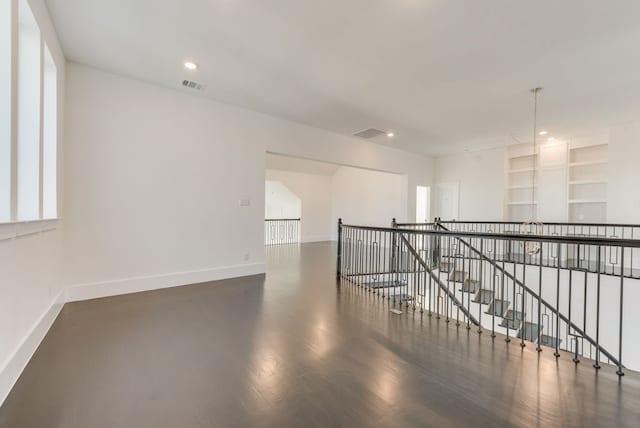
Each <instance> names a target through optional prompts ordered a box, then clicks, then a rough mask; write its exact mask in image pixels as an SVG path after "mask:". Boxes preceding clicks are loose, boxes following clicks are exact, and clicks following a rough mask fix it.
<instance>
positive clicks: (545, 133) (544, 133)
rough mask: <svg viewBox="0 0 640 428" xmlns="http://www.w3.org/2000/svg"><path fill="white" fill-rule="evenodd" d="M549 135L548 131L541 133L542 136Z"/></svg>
mask: <svg viewBox="0 0 640 428" xmlns="http://www.w3.org/2000/svg"><path fill="white" fill-rule="evenodd" d="M548 133H549V132H548V131H540V135H547V134H548Z"/></svg>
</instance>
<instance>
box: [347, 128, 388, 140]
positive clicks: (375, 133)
mask: <svg viewBox="0 0 640 428" xmlns="http://www.w3.org/2000/svg"><path fill="white" fill-rule="evenodd" d="M353 135H354V136H355V137H360V138H364V139H366V140H369V139H371V138H375V137H379V136H380V135H384V131H381V130H379V129H375V128H369V129H365V130H364V131H360V132H356V133H355V134H353Z"/></svg>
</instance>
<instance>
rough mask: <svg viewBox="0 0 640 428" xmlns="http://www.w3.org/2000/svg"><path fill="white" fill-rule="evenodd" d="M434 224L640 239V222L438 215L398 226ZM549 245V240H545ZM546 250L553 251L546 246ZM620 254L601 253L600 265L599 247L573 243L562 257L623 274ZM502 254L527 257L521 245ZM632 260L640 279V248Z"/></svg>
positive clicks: (565, 262)
mask: <svg viewBox="0 0 640 428" xmlns="http://www.w3.org/2000/svg"><path fill="white" fill-rule="evenodd" d="M434 224H438V225H440V226H444V227H445V228H446V229H448V230H450V231H458V232H475V233H502V234H533V235H543V236H564V237H584V238H610V239H629V240H636V239H640V225H637V224H624V223H561V222H549V223H547V222H544V223H535V224H532V223H523V222H512V221H459V220H442V219H437V221H436V222H435V223H401V224H398V225H397V226H398V227H400V228H406V229H418V230H422V229H424V228H425V227H431V228H432V227H434ZM542 245H543V246H545V247H546V246H548V245H549V244H548V243H543V244H542ZM546 250H547V251H545V254H550V253H551V251H548V250H549V249H548V248H547V249H546ZM615 256H616V254H615V253H613V252H611V251H609V254H604V255H602V257H601V262H600V265H599V266H597V265H596V262H597V261H596V258H597V248H595V247H593V246H573V247H568V248H567V249H566V252H565V254H563V257H561V260H560V264H561V267H562V268H566V269H569V268H574V269H584V270H587V271H589V272H594V273H595V272H598V271H599V272H600V273H601V274H605V275H619V274H620V271H619V269H620V265H619V264H617V263H615V261H616V260H615V259H616V258H615ZM500 257H501V258H504V259H505V260H507V261H509V260H511V261H518V262H524V261H526V257H525V256H524V253H523V252H522V251H519V249H518V248H506V249H505V252H504V254H501V255H500ZM627 259H628V263H627V264H626V267H625V269H624V275H625V276H627V277H629V278H638V279H640V250H638V249H635V248H631V249H629V250H628V257H627ZM542 263H543V266H547V267H554V266H555V265H554V263H555V260H553V259H551V258H550V257H544V258H543V260H542Z"/></svg>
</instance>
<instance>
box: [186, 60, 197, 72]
mask: <svg viewBox="0 0 640 428" xmlns="http://www.w3.org/2000/svg"><path fill="white" fill-rule="evenodd" d="M184 68H186V69H187V70H195V69H196V68H198V64H196V63H195V62H191V61H187V62H185V63H184Z"/></svg>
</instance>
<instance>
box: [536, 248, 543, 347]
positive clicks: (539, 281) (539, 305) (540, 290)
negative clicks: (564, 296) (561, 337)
mask: <svg viewBox="0 0 640 428" xmlns="http://www.w3.org/2000/svg"><path fill="white" fill-rule="evenodd" d="M538 254H539V258H540V260H539V269H538V272H539V274H538V276H539V278H538V346H536V351H538V352H542V347H541V346H540V337H541V334H542V324H541V321H542V320H541V318H540V317H541V311H542V242H540V252H539V253H538Z"/></svg>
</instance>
